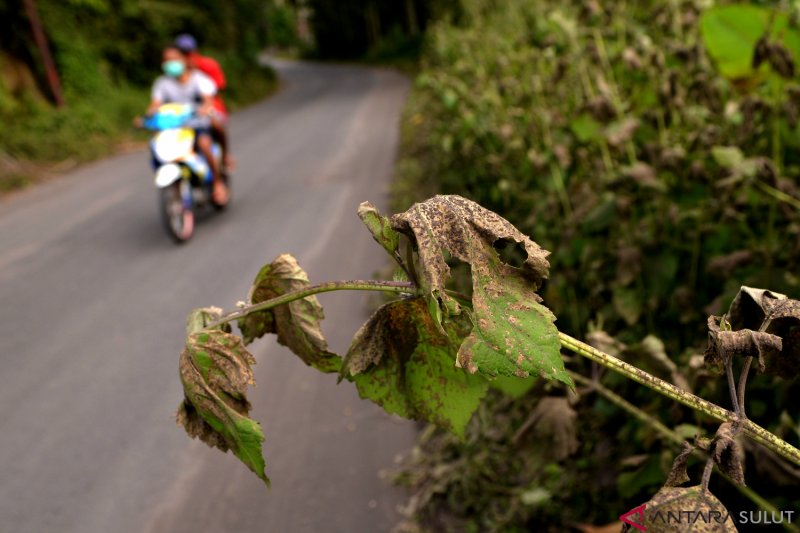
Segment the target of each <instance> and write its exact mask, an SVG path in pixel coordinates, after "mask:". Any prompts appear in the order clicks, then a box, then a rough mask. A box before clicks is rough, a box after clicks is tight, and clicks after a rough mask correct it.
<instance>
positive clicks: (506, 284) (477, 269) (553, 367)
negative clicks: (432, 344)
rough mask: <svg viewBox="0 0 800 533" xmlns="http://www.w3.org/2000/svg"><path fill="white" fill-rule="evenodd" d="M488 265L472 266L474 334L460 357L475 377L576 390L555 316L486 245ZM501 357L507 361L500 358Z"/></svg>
mask: <svg viewBox="0 0 800 533" xmlns="http://www.w3.org/2000/svg"><path fill="white" fill-rule="evenodd" d="M484 259H485V261H481V262H476V263H475V264H473V266H472V306H473V322H474V328H473V330H472V333H471V334H470V335H469V336H468V337H467V338H466V339H465V340H464V343H463V344H462V345H461V348H460V349H459V351H458V362H459V364H460V365H461V366H463V367H464V368H467V369H468V370H469V371H470V372H473V373H474V372H476V371H478V370H481V371H482V372H483V373H484V374H489V375H493V376H494V375H500V376H517V377H520V378H526V377H528V376H530V375H534V376H535V375H540V376H542V377H544V378H546V379H557V380H559V381H561V382H563V383H566V384H567V385H569V386H572V379H571V378H570V377H569V375H568V374H567V372H566V370H565V369H564V363H563V361H562V359H561V343H560V341H559V340H558V329H557V328H556V326H555V324H554V321H555V319H556V317H555V315H553V313H551V312H550V310H549V309H548V308H547V307H545V306H543V305H542V304H540V303H539V302H538V301H537V300H538V297H537V295H536V291H535V290H534V288H533V287H532V286H531V284H530V283H529V282H528V280H527V279H526V278H525V277H524V276H518V275H517V276H515V275H514V273H515V272H514V271H515V270H517V269H515V268H514V267H511V266H509V265H506V264H504V263H503V262H502V261H501V260H500V257H499V255H498V254H497V252H495V251H494V249H492V248H491V247H490V246H488V245H486V249H485V250H484ZM498 354H500V355H502V356H501V357H498Z"/></svg>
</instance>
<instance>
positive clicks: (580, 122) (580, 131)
mask: <svg viewBox="0 0 800 533" xmlns="http://www.w3.org/2000/svg"><path fill="white" fill-rule="evenodd" d="M569 127H570V129H571V130H572V133H574V134H575V137H577V138H578V140H579V141H580V142H583V143H585V142H590V141H595V140H597V139H600V138H601V136H602V134H603V127H602V125H601V124H600V123H599V122H597V121H596V120H595V119H593V118H592V117H591V115H588V114H586V113H584V114H582V115H579V116H578V117H577V118H576V119H575V120H573V121H572V122H570V124H569Z"/></svg>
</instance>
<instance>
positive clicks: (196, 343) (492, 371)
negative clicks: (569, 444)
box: [178, 196, 572, 479]
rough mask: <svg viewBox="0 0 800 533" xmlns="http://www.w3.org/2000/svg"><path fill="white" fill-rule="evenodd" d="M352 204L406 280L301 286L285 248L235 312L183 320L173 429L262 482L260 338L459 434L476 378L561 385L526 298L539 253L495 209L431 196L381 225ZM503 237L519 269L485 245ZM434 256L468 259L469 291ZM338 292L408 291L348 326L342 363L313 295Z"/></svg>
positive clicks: (477, 395)
mask: <svg viewBox="0 0 800 533" xmlns="http://www.w3.org/2000/svg"><path fill="white" fill-rule="evenodd" d="M358 212H359V216H360V217H361V219H362V221H363V222H364V223H365V225H366V226H367V229H368V230H369V231H370V233H371V234H372V235H373V237H374V238H375V240H376V241H377V242H378V243H379V244H380V245H381V246H382V247H383V248H384V249H385V250H386V251H387V252H388V253H389V254H390V255H391V256H392V258H393V259H394V260H395V261H398V262H399V263H400V266H401V268H402V269H403V270H404V271H405V272H407V273H409V277H410V281H408V282H378V281H374V282H332V283H324V284H320V285H311V284H310V283H309V280H308V276H307V275H306V273H305V272H304V271H303V270H302V269H301V268H300V266H299V265H298V264H297V261H296V260H295V259H294V258H293V257H292V256H290V255H288V254H283V255H280V256H278V257H277V258H276V259H275V260H274V261H273V262H272V263H270V264H268V265H266V266H264V267H263V268H262V269H261V271H260V272H259V273H258V275H257V276H256V278H255V281H254V282H253V286H252V288H251V290H250V295H249V297H248V301H247V303H246V305H245V307H244V309H242V310H240V311H238V312H235V313H231V314H228V315H225V316H222V315H221V313H220V312H219V311H218V310H216V309H206V310H196V311H194V312H193V313H192V315H190V317H189V320H188V323H189V328H188V340H187V344H186V349H185V350H184V352H183V353H182V354H181V363H180V368H181V380H182V382H183V385H184V391H185V396H186V397H185V400H184V402H183V404H182V406H181V408H180V409H179V414H178V419H179V423H181V424H183V425H184V426H185V427H186V430H187V432H188V433H189V435H190V436H193V437H196V436H199V437H200V438H201V439H203V440H204V441H205V442H206V443H208V444H209V445H212V446H216V447H218V448H220V449H222V450H223V451H224V450H226V449H228V448H230V449H232V450H233V451H234V453H236V455H237V456H238V457H239V458H240V459H241V460H242V461H243V462H245V463H246V464H247V465H248V466H249V467H250V468H251V469H252V470H253V471H255V472H256V473H257V474H259V476H260V477H263V471H262V469H263V463H259V462H258V461H256V460H255V459H254V458H253V457H252V453H254V450H255V449H256V448H255V447H254V446H255V444H254V443H255V440H254V437H253V435H254V433H253V431H255V429H257V428H258V426H257V425H256V423H255V422H254V421H252V420H251V419H249V418H248V417H247V415H248V413H249V404H248V403H247V400H246V397H245V396H244V389H245V388H246V386H247V385H248V384H250V383H252V381H253V379H252V372H251V370H250V365H252V364H253V363H254V362H255V361H254V359H252V356H250V355H249V353H248V352H247V351H246V350H245V348H244V345H245V344H249V343H251V342H253V341H254V340H255V339H257V338H259V337H262V336H263V335H265V334H268V333H275V334H277V336H278V342H280V343H281V344H283V345H285V346H287V347H288V348H289V349H290V350H291V351H292V352H294V353H295V355H297V356H298V357H299V358H300V359H302V360H303V361H304V362H305V363H306V364H308V365H310V366H313V367H315V368H317V369H318V370H320V371H322V372H339V374H340V379H347V380H349V381H352V382H354V383H355V385H356V388H357V389H358V392H359V394H360V395H361V397H362V398H366V399H370V400H372V401H374V402H375V403H377V404H379V405H381V406H382V407H383V408H384V409H385V410H386V411H388V412H390V413H396V414H398V415H400V416H404V417H408V418H415V419H419V420H426V421H428V422H430V423H433V424H436V425H437V426H439V427H441V428H443V429H445V430H448V431H450V432H452V433H453V434H455V435H456V436H463V435H464V430H465V427H466V425H467V423H468V422H469V420H470V418H471V417H472V413H473V412H474V411H475V410H476V409H477V408H478V405H479V402H480V400H481V398H483V396H484V394H485V393H486V390H487V388H488V386H489V383H488V382H487V380H486V377H485V376H488V377H493V376H496V375H498V374H501V375H506V376H511V375H516V376H519V377H528V375H529V374H533V375H537V376H541V377H543V378H545V379H546V380H559V381H562V382H564V383H567V384H569V385H571V384H572V382H571V380H570V378H569V376H568V375H567V374H566V371H565V370H564V363H563V361H562V359H561V355H560V342H559V340H558V332H557V330H555V326H554V325H553V320H554V318H555V317H553V315H552V314H551V313H550V312H549V311H548V310H547V308H546V307H544V306H543V305H541V304H540V303H538V302H539V300H540V298H539V297H538V295H537V294H536V292H535V291H536V289H537V288H538V287H539V285H540V283H541V281H542V279H543V278H544V277H546V275H547V270H548V267H549V265H548V263H547V260H546V259H545V257H546V255H547V252H546V251H544V250H542V249H541V248H539V246H538V245H537V244H536V243H534V242H533V241H531V240H530V239H529V238H527V237H526V236H524V235H522V234H521V233H520V232H519V231H518V230H517V229H516V228H514V227H513V226H512V225H511V224H509V223H508V222H507V221H506V220H504V219H503V218H501V217H500V216H498V215H496V214H495V213H492V212H490V211H487V210H485V209H483V208H481V207H480V206H479V205H477V204H475V203H473V202H470V201H468V200H465V199H463V198H459V197H455V196H450V197H436V198H433V199H431V200H428V201H427V202H424V203H421V204H418V205H415V206H413V207H412V208H411V209H409V210H408V211H406V212H405V213H401V214H398V215H395V216H393V217H392V218H391V219H388V218H385V217H383V216H381V215H380V213H378V212H377V210H375V208H374V207H372V206H371V205H370V204H368V203H364V204H362V205H361V206H360V207H359V210H358ZM401 239H403V241H404V242H403V244H404V245H405V249H406V250H407V251H408V255H407V258H406V259H405V260H403V259H400V257H399V256H398V254H397V251H398V249H399V248H400V240H401ZM504 242H513V243H518V244H520V245H522V246H523V248H524V250H525V251H526V252H527V254H528V256H527V259H526V260H525V262H524V264H523V266H522V267H521V268H518V267H514V266H511V265H508V264H506V263H504V262H503V261H501V260H500V259H499V256H498V254H497V252H496V251H495V250H494V248H493V245H496V244H502V243H504ZM444 253H448V254H450V255H451V256H452V257H454V258H458V259H461V260H463V261H465V262H467V263H469V264H470V265H471V266H472V268H473V270H474V272H475V280H476V281H475V283H476V285H475V287H476V290H475V292H474V293H473V295H472V298H469V297H467V296H464V295H458V294H455V293H453V294H452V295H451V294H450V293H449V292H448V291H449V289H448V288H447V282H448V277H449V276H448V271H449V270H448V267H447V265H446V264H445V263H444V258H443V254H444ZM348 288H349V289H360V290H365V289H367V290H368V289H372V290H387V291H389V292H394V293H398V292H399V293H403V294H404V295H405V296H404V297H403V298H401V299H400V300H396V301H393V302H390V303H388V304H386V305H384V306H383V307H381V308H380V309H378V310H377V311H376V312H375V314H374V315H373V316H372V317H371V318H370V319H369V320H368V321H367V322H366V323H365V324H364V325H363V326H362V327H361V329H359V331H358V332H357V333H356V334H355V336H354V338H353V342H352V344H351V346H350V349H349V350H348V353H347V355H346V357H345V359H344V361H343V362H342V360H341V359H340V357H339V356H338V355H336V354H333V353H331V352H330V351H329V350H328V345H327V343H326V342H325V339H324V337H323V335H322V330H321V328H320V321H321V320H322V319H323V311H322V307H321V305H320V304H319V302H318V301H317V299H316V297H315V296H314V294H316V293H318V292H325V291H328V290H341V289H348ZM456 300H460V301H461V304H459V303H457V302H456ZM489 300H492V301H489ZM233 320H238V325H239V328H240V329H241V331H242V338H240V337H237V336H234V335H231V334H230V333H229V329H228V326H227V324H228V323H229V322H232V321H233ZM219 376H221V377H219ZM520 381H522V380H520ZM504 386H506V387H508V386H510V385H509V384H508V383H505V384H504ZM214 387H216V388H214ZM194 413H199V418H198V417H197V416H194ZM254 428H255V429H254ZM243 431H247V433H246V435H242V434H240V433H241V432H243ZM259 435H260V433H259ZM245 440H246V442H245ZM258 449H259V453H260V448H258ZM265 479H266V478H265Z"/></svg>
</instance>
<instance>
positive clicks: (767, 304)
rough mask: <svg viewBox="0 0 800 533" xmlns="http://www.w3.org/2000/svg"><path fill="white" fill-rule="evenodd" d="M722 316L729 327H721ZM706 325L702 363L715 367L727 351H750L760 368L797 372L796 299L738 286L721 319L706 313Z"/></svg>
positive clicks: (799, 331)
mask: <svg viewBox="0 0 800 533" xmlns="http://www.w3.org/2000/svg"><path fill="white" fill-rule="evenodd" d="M723 320H724V321H726V322H727V323H728V324H729V327H722V326H723V325H724V324H723V323H722V321H723ZM708 328H709V345H708V348H707V350H706V354H705V357H706V364H708V365H710V366H712V367H715V366H716V367H718V366H721V365H722V363H723V362H724V361H725V357H727V356H729V355H745V356H746V355H752V356H754V357H757V358H758V369H759V371H760V372H768V373H774V374H777V375H779V376H781V377H783V378H787V379H791V378H794V377H796V376H797V375H798V374H800V342H799V341H800V302H799V301H797V300H792V299H789V298H787V297H786V296H785V295H783V294H780V293H776V292H772V291H768V290H765V289H756V288H753V287H742V288H741V289H740V290H739V292H738V294H737V295H736V297H735V298H734V300H733V302H732V303H731V306H730V309H728V312H727V314H726V315H725V316H724V317H723V318H722V319H720V318H717V317H713V316H711V317H709V319H708ZM726 330H727V331H726Z"/></svg>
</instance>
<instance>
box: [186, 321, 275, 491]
mask: <svg viewBox="0 0 800 533" xmlns="http://www.w3.org/2000/svg"><path fill="white" fill-rule="evenodd" d="M203 311H205V310H203ZM199 316H200V315H199V314H195V315H194V318H193V319H191V320H190V322H192V323H194V324H196V323H197V322H196V319H197V318H198V317H199ZM255 362H256V360H255V358H254V357H253V356H252V355H251V354H250V353H249V352H248V351H247V349H246V348H245V347H244V344H243V343H242V339H240V338H239V337H237V336H235V335H232V334H230V333H228V332H225V331H222V330H221V329H212V330H207V331H193V332H191V333H189V335H188V338H187V340H186V346H185V347H184V349H183V351H182V352H181V357H180V366H179V369H180V377H181V383H182V384H183V391H184V400H183V402H182V403H181V405H180V407H179V408H178V413H177V422H178V425H180V426H183V428H184V429H185V430H186V432H187V433H188V434H189V436H190V437H193V438H199V439H200V440H202V441H203V442H205V443H206V444H208V445H209V446H212V447H215V448H219V449H220V450H222V451H228V450H231V451H233V453H234V454H235V455H236V457H238V458H239V459H240V460H241V461H242V462H243V463H244V464H246V465H247V466H248V468H250V470H252V471H253V472H255V474H256V475H257V476H258V477H259V478H261V479H262V480H263V481H264V482H265V483H266V484H267V485H269V479H268V478H267V476H266V473H265V472H264V467H265V463H264V458H263V456H262V453H261V443H262V442H263V440H264V434H263V433H262V431H261V427H260V426H259V424H258V422H256V421H254V420H252V419H250V418H249V416H248V415H249V413H250V403H249V402H248V401H247V396H246V394H245V393H246V391H247V387H248V386H249V385H253V384H255V380H254V378H253V371H252V368H251V367H252V365H254V364H255Z"/></svg>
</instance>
